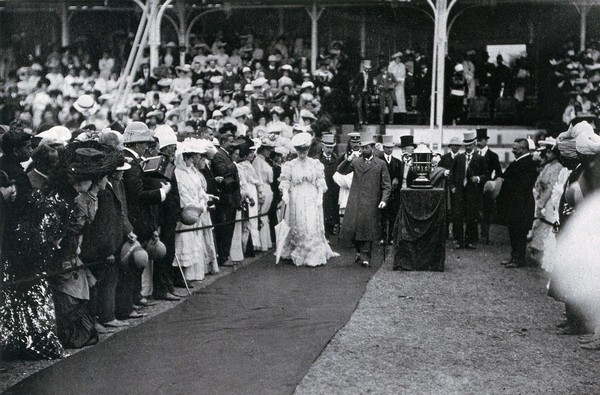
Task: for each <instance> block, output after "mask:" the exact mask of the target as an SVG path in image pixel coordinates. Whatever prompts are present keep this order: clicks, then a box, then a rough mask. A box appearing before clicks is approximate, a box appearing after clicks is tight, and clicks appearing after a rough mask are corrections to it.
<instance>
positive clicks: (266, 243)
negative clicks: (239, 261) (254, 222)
mask: <svg viewBox="0 0 600 395" xmlns="http://www.w3.org/2000/svg"><path fill="white" fill-rule="evenodd" d="M252 166H254V170H256V174H257V175H258V178H259V180H260V184H259V185H258V188H257V189H258V194H259V196H262V198H263V201H262V203H260V204H259V208H258V209H259V214H267V213H268V212H269V208H270V207H271V203H272V202H273V190H272V189H271V184H272V183H273V168H272V167H271V165H269V164H268V163H267V161H266V160H265V157H264V156H262V155H261V154H257V155H256V158H254V161H253V162H252ZM259 223H260V224H261V226H259V228H260V230H259V234H260V250H261V251H268V250H269V248H271V247H273V243H272V241H271V229H270V226H269V217H268V216H267V215H264V216H262V217H260V218H259Z"/></svg>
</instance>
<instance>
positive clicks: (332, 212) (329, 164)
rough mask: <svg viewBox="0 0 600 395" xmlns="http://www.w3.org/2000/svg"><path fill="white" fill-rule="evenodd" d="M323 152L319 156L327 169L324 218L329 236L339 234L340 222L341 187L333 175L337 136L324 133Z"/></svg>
mask: <svg viewBox="0 0 600 395" xmlns="http://www.w3.org/2000/svg"><path fill="white" fill-rule="evenodd" d="M321 144H322V152H321V154H320V155H319V156H318V157H317V159H319V160H320V161H321V163H322V164H323V167H324V171H325V183H326V184H327V190H326V191H325V193H323V219H324V223H325V235H326V236H327V237H329V236H331V235H335V234H337V227H338V225H339V223H340V209H339V205H338V199H339V193H340V187H339V186H338V185H337V184H336V183H335V181H333V175H334V174H335V172H336V171H337V166H338V157H337V154H336V153H335V152H334V150H335V136H334V135H333V134H324V135H323V137H322V138H321Z"/></svg>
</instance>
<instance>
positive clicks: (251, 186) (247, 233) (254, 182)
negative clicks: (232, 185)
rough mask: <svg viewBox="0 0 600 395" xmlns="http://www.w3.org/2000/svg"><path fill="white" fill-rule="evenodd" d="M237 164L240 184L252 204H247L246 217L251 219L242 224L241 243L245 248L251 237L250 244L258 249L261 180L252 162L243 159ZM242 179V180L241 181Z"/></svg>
mask: <svg viewBox="0 0 600 395" xmlns="http://www.w3.org/2000/svg"><path fill="white" fill-rule="evenodd" d="M237 165H238V174H239V175H240V184H242V183H243V184H244V185H245V189H246V193H247V196H248V197H249V198H251V199H252V201H253V202H254V205H250V204H249V205H248V217H250V218H251V219H250V220H248V222H247V223H246V225H245V226H244V229H243V233H242V244H243V246H244V250H245V249H246V245H247V244H248V238H251V240H252V245H253V246H254V249H255V250H260V235H259V231H258V218H252V217H256V216H257V215H258V189H257V187H258V185H260V183H261V181H260V178H258V174H256V170H255V169H254V166H252V163H250V162H249V161H247V160H244V161H242V162H240V163H238V164H237ZM242 180H243V181H242Z"/></svg>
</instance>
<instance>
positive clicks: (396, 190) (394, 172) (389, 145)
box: [381, 136, 403, 244]
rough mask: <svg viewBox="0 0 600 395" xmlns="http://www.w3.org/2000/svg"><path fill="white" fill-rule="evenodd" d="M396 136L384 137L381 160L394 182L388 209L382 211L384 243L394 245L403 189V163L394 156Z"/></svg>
mask: <svg viewBox="0 0 600 395" xmlns="http://www.w3.org/2000/svg"><path fill="white" fill-rule="evenodd" d="M393 139H394V136H383V156H382V157H381V159H383V160H384V161H385V164H386V165H387V169H388V172H389V173H390V179H391V182H392V184H391V185H392V190H391V192H390V198H389V199H388V201H387V207H386V208H385V209H383V211H382V216H381V217H382V218H381V219H382V225H383V239H382V241H383V243H385V244H392V243H393V240H392V233H393V230H394V224H395V223H396V214H397V213H398V209H399V208H400V189H401V187H402V176H403V174H402V173H403V171H402V170H403V163H402V161H401V160H400V159H398V158H396V157H395V156H393V155H392V153H393V152H394V148H395V147H396V144H394V141H393Z"/></svg>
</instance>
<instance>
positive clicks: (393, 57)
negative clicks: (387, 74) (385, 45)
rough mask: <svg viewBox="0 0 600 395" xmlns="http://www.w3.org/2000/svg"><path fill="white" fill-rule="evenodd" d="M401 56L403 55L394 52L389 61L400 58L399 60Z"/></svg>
mask: <svg viewBox="0 0 600 395" xmlns="http://www.w3.org/2000/svg"><path fill="white" fill-rule="evenodd" d="M402 55H403V53H402V52H396V53H395V54H393V55H392V56H391V59H396V58H398V57H400V58H401V57H402Z"/></svg>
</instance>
